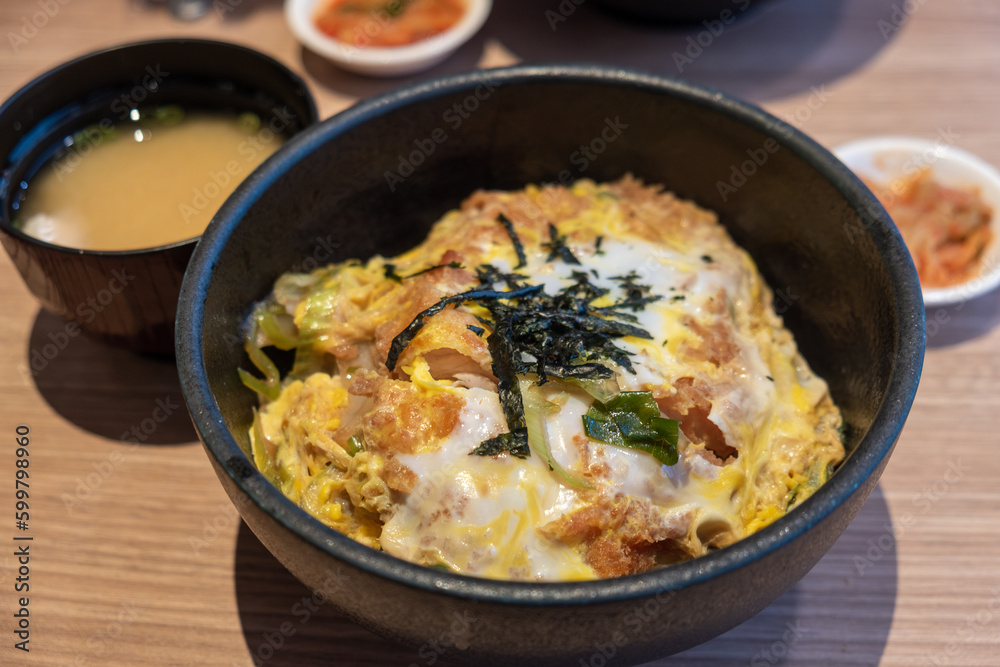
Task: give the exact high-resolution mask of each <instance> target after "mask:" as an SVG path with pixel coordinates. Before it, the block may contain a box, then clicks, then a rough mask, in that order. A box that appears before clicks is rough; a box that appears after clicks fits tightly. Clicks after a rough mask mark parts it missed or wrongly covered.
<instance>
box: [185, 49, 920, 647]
mask: <svg viewBox="0 0 1000 667" xmlns="http://www.w3.org/2000/svg"><path fill="white" fill-rule="evenodd" d="M456 110H461V111H462V113H459V112H458V111H456ZM608 128H614V129H612V130H609V129H608ZM435 137H436V139H435ZM582 146H587V147H589V150H590V151H591V152H592V154H594V157H595V159H593V160H586V161H585V160H583V159H581V155H583V153H582V148H581V147H582ZM626 171H631V172H633V173H634V174H636V175H637V176H639V177H642V178H643V179H645V180H647V181H648V182H655V183H663V184H666V186H667V187H669V188H670V189H672V190H674V191H676V192H677V193H679V194H680V195H681V196H683V197H687V198H691V199H693V200H695V201H696V202H697V203H698V204H700V205H702V206H705V207H707V208H710V209H714V210H716V211H718V213H719V215H720V217H721V219H722V221H723V222H724V223H725V225H726V226H727V227H728V228H729V230H730V232H731V233H732V235H733V236H734V237H735V238H736V240H737V242H739V243H741V244H742V245H743V246H744V247H746V248H747V249H748V250H749V251H750V253H751V254H752V255H753V256H754V258H755V259H756V261H757V263H758V264H759V266H760V269H761V271H762V272H763V274H764V276H765V277H766V278H767V280H768V281H769V283H770V284H771V285H772V286H773V287H774V288H775V289H776V290H780V291H781V293H782V294H784V295H785V296H784V301H783V302H780V303H783V305H782V307H781V310H782V311H783V314H784V317H785V320H786V322H787V323H788V325H789V326H790V328H791V329H792V330H793V332H794V333H795V335H796V336H797V338H798V342H799V344H800V347H801V350H802V351H803V353H804V354H805V356H806V357H807V358H808V360H809V362H810V364H811V365H812V367H813V368H814V369H815V370H816V371H817V372H818V373H820V374H821V375H822V376H823V377H825V378H826V379H827V380H828V382H829V385H830V388H831V390H832V392H833V396H834V398H835V400H836V401H837V403H838V404H839V405H840V407H841V409H842V410H843V415H844V418H845V421H846V431H845V438H846V445H847V448H848V450H849V452H850V454H849V456H848V457H847V459H846V461H845V462H844V463H843V465H842V466H841V467H840V468H839V470H838V471H837V472H836V473H835V474H834V475H833V476H832V478H831V479H830V481H829V482H828V483H827V484H826V485H825V486H824V487H822V488H821V489H820V490H819V491H818V492H817V493H816V494H815V495H814V496H813V497H811V498H810V499H809V500H807V501H806V502H805V503H803V504H802V505H801V506H800V507H798V508H797V509H795V510H794V511H792V512H791V513H789V514H788V515H787V516H786V517H784V518H782V519H780V520H778V521H777V522H775V523H774V524H773V525H771V526H769V527H767V528H765V529H764V530H762V531H760V532H759V533H757V534H755V535H753V536H752V537H750V538H748V539H745V540H743V541H741V542H739V543H737V544H735V545H733V546H730V547H727V548H725V549H721V550H719V551H717V552H714V553H712V554H710V555H708V556H705V557H703V558H699V559H696V560H693V561H690V562H687V563H683V564H680V565H675V566H671V567H668V568H665V569H660V570H656V571H652V572H648V573H645V574H641V575H636V576H629V577H623V578H619V579H610V580H604V581H593V582H584V583H553V584H531V583H512V582H500V581H488V580H482V579H476V578H471V577H465V576H457V575H453V574H449V573H442V572H438V571H436V570H432V569H428V568H424V567H420V566H416V565H412V564H410V563H407V562H403V561H401V560H397V559H395V558H393V557H391V556H389V555H387V554H384V553H381V552H376V551H374V550H371V549H368V548H366V547H364V546H361V545H360V544H357V543H355V542H353V541H352V540H350V539H348V538H346V537H344V536H342V535H340V534H338V533H336V532H334V531H333V530H330V529H329V528H326V527H325V526H323V525H322V524H320V523H319V522H318V521H316V520H314V519H312V518H311V517H310V516H308V515H307V514H306V513H305V512H304V511H303V510H301V509H299V508H298V507H297V506H295V505H294V504H292V503H291V502H289V501H288V500H287V499H286V498H284V497H283V496H282V494H281V493H280V492H279V491H278V490H277V489H275V488H274V487H273V486H271V484H270V483H268V482H267V481H266V480H265V479H264V477H263V476H262V475H261V474H260V473H259V472H258V471H257V470H256V469H255V468H254V466H253V464H252V463H251V460H250V458H248V456H247V448H248V438H247V429H248V427H249V425H250V421H251V408H252V407H253V405H254V403H255V398H254V396H253V395H252V393H251V392H250V391H248V390H245V389H244V388H243V387H242V386H241V385H240V382H239V379H238V377H237V374H236V369H237V368H239V367H244V368H249V367H250V365H249V361H248V360H247V359H246V358H245V357H244V356H243V354H242V351H241V349H240V346H239V344H238V343H236V342H235V341H234V334H236V333H237V332H238V331H239V330H240V328H241V325H242V324H243V322H244V319H245V318H246V317H247V315H248V313H249V311H250V308H251V305H252V304H253V302H254V301H256V300H258V299H261V298H263V297H264V296H265V295H266V294H267V293H268V292H269V290H270V288H271V284H272V281H273V280H274V279H275V278H276V277H277V276H278V275H279V274H281V273H282V272H284V271H286V270H288V269H289V268H290V267H296V268H297V269H299V270H303V269H308V268H310V267H311V266H313V265H315V263H316V262H317V261H321V262H328V261H336V260H342V259H345V258H349V257H360V258H366V257H368V256H370V255H372V254H373V253H376V252H379V253H382V254H384V255H392V254H394V253H398V252H400V251H402V250H404V249H406V248H407V247H409V246H411V245H412V244H414V243H415V242H417V241H418V240H420V239H422V237H423V236H424V235H425V233H426V232H427V230H428V227H429V226H430V225H431V223H432V222H433V221H434V220H436V219H437V218H438V217H439V216H440V215H442V214H443V213H444V212H445V211H447V210H448V209H450V208H452V207H454V206H456V205H457V204H458V203H459V202H460V201H461V200H462V199H463V198H464V197H465V196H466V195H468V194H469V193H471V192H472V191H473V190H475V189H476V188H480V187H487V188H505V189H509V188H520V187H522V186H524V185H525V184H528V183H538V182H541V181H553V180H561V179H566V180H568V179H573V178H577V177H588V178H593V179H597V180H609V179H616V178H618V177H620V176H621V175H622V174H623V173H625V172H626ZM923 352H924V314H923V306H922V301H921V297H920V288H919V285H918V283H917V277H916V273H915V271H914V269H913V266H912V264H911V261H910V259H909V255H908V253H907V252H906V248H905V247H904V245H903V242H902V240H901V238H900V237H899V235H898V234H897V232H896V231H895V229H894V227H893V225H892V224H891V222H890V220H889V218H888V217H887V216H886V214H885V211H884V210H883V209H882V208H881V207H880V206H879V204H878V202H877V201H876V200H875V199H874V197H873V196H872V194H871V193H870V192H869V191H868V190H867V189H866V188H865V187H864V185H863V184H862V183H861V182H860V181H858V180H857V179H856V178H855V177H854V176H853V175H852V174H851V173H850V172H849V171H848V170H847V169H846V168H845V167H844V166H843V165H842V164H841V163H840V162H838V161H837V160H836V159H835V158H834V157H833V156H832V155H831V154H830V153H828V152H827V151H826V150H824V149H823V148H822V147H820V146H819V145H817V144H816V143H814V142H813V141H811V140H810V139H808V138H807V137H805V136H803V135H802V134H801V133H799V132H797V131H795V130H793V129H792V128H791V127H789V126H787V125H785V124H783V123H782V122H780V121H778V120H777V119H775V118H773V117H771V116H769V115H768V114H766V113H764V112H763V111H761V110H759V109H757V108H754V107H752V106H750V105H748V104H745V103H743V102H740V101H738V100H735V99H733V98H730V97H727V96H725V95H723V94H721V93H715V92H711V91H706V90H703V89H700V88H697V87H694V86H691V85H688V84H685V83H679V82H676V81H670V80H665V79H661V78H656V77H651V76H644V75H640V74H634V73H629V72H623V71H620V70H605V69H591V68H578V67H552V66H549V67H519V68H513V69H508V70H494V71H482V72H476V73H472V74H467V75H463V76H456V77H452V78H448V79H443V80H439V81H433V82H429V83H425V84H421V85H418V86H415V87H412V88H408V89H405V90H402V91H400V92H396V93H392V94H389V95H386V96H384V97H381V98H378V99H374V100H371V101H368V102H365V103H363V104H360V105H358V106H356V107H354V108H352V109H350V110H348V111H345V112H343V113H342V114H340V115H338V116H336V117H334V118H331V119H329V120H327V121H325V122H323V123H321V124H320V125H317V126H316V127H313V128H311V129H309V130H307V131H306V132H304V133H303V134H302V135H300V136H299V137H297V138H295V139H293V140H292V142H291V143H290V144H288V145H286V146H285V147H284V148H283V149H282V150H281V151H280V152H279V154H278V155H277V156H276V157H275V158H274V159H272V160H271V161H270V162H269V163H268V164H267V165H265V167H264V168H262V169H261V170H260V171H259V172H258V174H257V177H256V178H254V179H253V180H252V181H251V182H248V183H244V185H243V186H242V187H241V188H240V189H239V190H238V191H237V192H236V193H235V194H234V195H233V196H232V197H231V198H230V199H229V200H228V201H227V202H226V204H225V205H224V206H223V208H222V209H221V211H220V212H219V214H218V216H217V217H216V219H215V221H214V222H213V223H212V224H211V225H210V227H209V229H208V232H207V233H206V235H205V237H204V238H203V240H202V242H201V245H200V246H199V247H198V249H197V251H196V252H195V255H194V258H193V260H192V263H191V266H190V268H189V270H188V273H187V275H186V277H185V281H184V286H183V289H182V292H181V304H180V312H179V315H178V338H177V356H178V363H179V368H180V373H181V382H182V386H183V390H184V394H185V397H186V399H187V401H188V405H189V407H190V410H191V414H192V415H193V417H194V422H195V425H196V427H197V430H198V432H199V435H200V436H201V438H202V439H203V440H204V443H205V447H206V449H207V451H208V454H209V458H210V460H211V461H212V464H213V465H214V466H215V470H216V472H217V474H218V476H219V478H220V480H221V481H222V484H223V486H224V487H225V489H226V491H227V493H228V494H229V495H230V497H231V498H232V499H233V501H234V502H235V503H236V504H237V506H238V507H239V509H240V512H241V513H242V515H243V518H244V519H245V520H246V522H247V524H248V525H249V526H250V528H251V529H252V530H253V531H254V533H256V535H257V536H258V537H259V538H260V540H261V541H262V542H263V543H264V545H265V546H266V547H267V548H268V549H270V550H271V551H272V552H273V553H274V554H275V556H276V557H277V558H278V559H279V560H280V561H281V562H282V563H284V565H285V566H286V567H288V569H289V570H291V572H292V573H293V574H294V575H295V576H297V577H298V578H299V579H301V580H302V581H303V582H305V583H306V584H307V585H309V586H311V587H312V588H313V589H315V590H318V591H323V592H324V593H325V594H326V595H327V596H329V597H330V598H331V599H332V601H333V603H334V604H336V605H337V606H339V607H340V608H341V609H343V610H344V611H345V612H346V613H347V614H349V615H350V616H351V617H353V618H355V619H357V620H358V622H360V623H362V624H363V625H365V626H367V627H369V628H372V629H374V630H375V631H377V632H379V633H381V634H383V635H385V636H387V637H391V638H393V639H397V640H400V641H403V642H407V643H410V644H412V645H414V646H420V645H423V644H425V643H426V642H428V641H432V640H437V639H439V638H441V637H446V636H447V637H452V636H453V635H450V634H449V633H450V632H452V625H453V623H455V618H456V616H455V615H456V614H459V615H461V614H464V613H468V618H469V619H471V628H470V629H469V631H468V632H467V633H464V634H463V635H462V641H461V642H459V643H458V646H460V647H461V648H459V647H455V648H452V649H450V651H449V653H448V657H449V658H452V657H454V658H458V659H463V660H467V661H468V660H475V661H477V662H478V663H481V664H542V663H546V662H551V663H553V664H565V665H579V664H580V661H581V660H582V661H583V663H584V664H592V663H591V660H590V659H591V657H594V658H595V660H597V658H599V657H600V656H601V655H603V654H602V653H600V652H599V651H600V650H601V647H603V648H604V649H605V652H606V651H607V650H611V651H612V653H613V655H614V659H615V660H614V662H618V663H622V664H625V663H634V662H638V661H643V660H648V659H651V658H654V657H657V656H663V655H667V654H670V653H673V652H677V651H680V650H682V649H685V648H688V647H690V646H693V645H695V644H698V643H700V642H703V641H705V640H707V639H709V638H711V637H714V636H716V635H718V634H720V633H722V632H724V631H726V630H728V629H730V628H732V627H733V626H735V625H737V624H739V623H741V622H743V621H744V620H746V619H748V618H749V617H751V616H753V615H754V614H756V613H757V612H759V611H760V610H762V609H763V608H764V607H766V606H767V605H768V604H770V603H771V602H772V601H773V600H774V599H775V598H777V597H778V596H779V595H781V594H782V593H783V592H784V591H786V590H787V589H788V588H790V587H791V586H792V585H794V584H795V582H796V581H798V580H799V578H801V577H802V576H803V575H804V574H805V573H806V572H808V571H809V569H810V568H811V567H812V566H813V565H814V564H815V563H816V562H817V561H818V560H819V559H820V557H821V556H823V554H824V553H826V551H827V550H828V549H829V548H830V546H831V545H832V544H833V543H834V541H835V540H836V539H837V537H838V536H839V535H840V534H841V532H842V531H843V530H844V528H845V527H846V526H847V525H848V523H849V522H850V521H851V520H852V519H853V518H854V516H855V515H856V514H857V512H858V510H859V509H860V508H861V506H862V504H863V503H864V502H865V499H866V498H867V496H868V494H869V493H870V492H871V490H872V488H873V487H874V486H875V483H876V482H877V481H878V478H879V475H880V474H881V472H882V470H883V468H884V466H885V464H886V462H887V460H888V457H889V454H890V452H891V451H892V449H893V445H894V444H895V442H896V438H897V436H898V435H899V432H900V429H901V428H902V426H903V422H904V420H905V418H906V415H907V413H908V411H909V408H910V405H911V402H912V400H913V396H914V392H915V391H916V388H917V382H918V379H919V376H920V369H921V365H922V360H923ZM607 647H611V649H608V648H607ZM330 651H331V660H334V661H335V660H336V651H337V649H336V647H333V646H332V647H331V648H330ZM599 661H600V660H598V662H599Z"/></svg>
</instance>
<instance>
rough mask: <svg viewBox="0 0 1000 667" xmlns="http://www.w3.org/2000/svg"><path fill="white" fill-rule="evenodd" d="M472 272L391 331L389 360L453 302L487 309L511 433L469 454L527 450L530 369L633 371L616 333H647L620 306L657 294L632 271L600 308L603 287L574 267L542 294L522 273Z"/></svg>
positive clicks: (600, 374)
mask: <svg viewBox="0 0 1000 667" xmlns="http://www.w3.org/2000/svg"><path fill="white" fill-rule="evenodd" d="M567 250H568V249H567ZM556 252H557V253H558V251H556ZM560 254H561V253H560ZM557 256H558V255H557ZM574 259H575V258H574ZM476 275H477V277H478V279H479V283H480V284H479V286H478V287H477V288H476V289H472V290H469V291H466V292H462V293H460V294H455V295H453V296H448V297H445V298H443V299H441V300H440V301H438V302H437V303H436V304H434V305H433V306H431V307H430V308H427V309H426V310H424V311H423V312H421V313H420V314H418V315H417V316H416V317H415V318H414V319H413V321H412V322H411V323H410V324H409V326H407V327H406V329H404V330H403V331H402V332H401V333H400V334H399V335H398V336H396V338H395V339H394V340H393V341H392V344H391V346H390V348H389V354H388V357H387V359H386V367H387V368H388V369H389V370H390V371H391V370H393V369H395V367H396V363H397V361H398V359H399V355H400V354H401V353H402V351H403V350H404V349H405V348H406V346H407V345H409V344H410V342H411V341H412V340H413V338H414V337H415V336H416V335H417V333H418V332H419V331H420V329H421V328H422V327H423V325H424V323H425V322H426V321H427V319H428V318H429V317H432V316H433V315H435V314H437V313H439V312H441V311H442V310H444V309H445V308H446V307H448V306H452V305H456V306H457V305H460V304H463V303H468V302H474V303H477V304H478V305H480V306H482V307H483V308H485V309H486V310H487V311H488V313H489V315H488V316H478V319H479V320H480V321H481V322H482V323H483V324H484V325H486V326H488V327H489V328H490V329H491V333H490V334H489V335H488V336H487V337H486V342H487V345H488V346H489V349H490V354H491V355H492V359H493V364H492V370H493V374H494V375H495V376H496V377H497V379H498V384H497V391H498V393H499V396H500V402H501V405H502V407H503V410H504V417H505V418H506V420H507V427H508V431H509V432H508V433H504V434H501V435H498V436H496V437H495V438H490V439H488V440H485V441H483V442H482V443H481V444H480V445H479V446H478V447H476V448H475V449H474V450H473V452H472V453H473V454H478V455H484V456H487V455H489V456H492V455H497V454H501V453H504V452H509V453H510V454H512V455H513V456H517V457H525V456H527V455H528V453H529V450H528V439H527V437H528V436H527V430H526V427H525V421H524V404H523V401H522V398H521V392H520V387H519V385H518V376H523V375H526V374H529V373H534V374H535V375H536V376H537V384H539V385H542V384H545V383H546V382H548V381H549V379H563V380H569V379H573V380H601V379H607V378H611V377H614V375H615V371H614V370H613V367H614V366H619V367H621V368H623V369H625V370H626V371H627V372H629V373H632V374H634V373H635V369H634V368H633V367H632V362H631V360H630V359H629V354H630V353H629V352H627V351H625V350H624V349H622V348H620V347H618V346H617V345H616V344H615V339H617V338H622V337H625V336H634V337H637V338H644V339H652V336H651V335H650V334H649V332H648V331H646V330H645V329H643V328H641V327H638V326H636V325H634V324H632V323H631V322H635V321H636V317H635V316H634V315H632V314H631V313H627V312H622V310H623V309H631V310H640V309H641V308H642V307H644V306H645V304H647V303H649V302H650V301H653V300H655V299H656V298H658V297H654V296H650V295H649V288H648V287H647V286H645V285H641V284H639V283H638V282H637V278H638V276H635V275H633V276H632V277H631V278H630V277H627V276H625V277H620V278H618V279H617V280H618V281H619V282H620V283H621V285H622V289H623V290H624V292H625V294H624V297H623V298H622V299H621V300H619V301H618V302H616V303H614V304H613V305H611V306H605V307H596V306H594V305H593V302H594V301H595V300H597V299H600V298H602V297H604V296H605V295H606V294H607V293H608V290H607V289H605V288H602V287H598V286H596V285H594V284H593V283H591V282H590V278H589V276H588V274H587V273H585V272H583V271H574V272H573V273H572V274H571V277H572V279H573V282H572V283H571V284H569V285H567V286H566V287H564V288H563V289H562V290H560V291H559V292H558V293H556V294H555V295H550V294H547V293H546V292H545V290H544V289H543V286H541V285H531V284H528V283H527V278H526V277H525V276H523V275H521V274H518V273H506V272H503V271H501V270H500V269H498V268H497V267H495V266H493V265H492V264H483V265H481V266H479V267H477V268H476ZM497 284H503V285H505V286H506V290H497V289H495V288H494V287H495V285H497ZM469 328H470V330H472V329H473V327H471V326H470V327H469ZM477 328H478V327H477Z"/></svg>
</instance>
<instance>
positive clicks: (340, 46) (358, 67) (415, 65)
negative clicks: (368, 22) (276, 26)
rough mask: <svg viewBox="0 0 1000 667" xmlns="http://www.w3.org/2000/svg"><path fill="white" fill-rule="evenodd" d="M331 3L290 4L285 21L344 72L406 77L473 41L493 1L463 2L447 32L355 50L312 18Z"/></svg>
mask: <svg viewBox="0 0 1000 667" xmlns="http://www.w3.org/2000/svg"><path fill="white" fill-rule="evenodd" d="M328 1H329V0H287V1H286V2H285V20H286V21H287V23H288V26H289V27H290V28H291V30H292V32H293V33H294V34H295V36H296V38H297V39H298V40H299V41H300V42H302V44H304V45H305V46H306V47H308V48H309V49H311V50H312V51H315V52H316V53H318V54H319V55H321V56H323V57H324V58H327V59H329V60H331V61H332V62H334V63H336V64H337V65H338V66H340V67H342V68H343V69H345V70H348V71H351V72H356V73H359V74H365V75H369V76H388V77H391V76H403V75H405V74H413V73H415V72H419V71H421V70H424V69H427V68H429V67H432V66H433V65H435V64H436V63H438V62H440V61H441V60H443V59H444V58H446V57H447V56H448V55H450V54H451V53H452V52H453V51H455V50H456V49H458V47H459V46H461V45H462V44H464V43H465V42H466V41H468V40H470V39H471V38H472V37H473V36H474V35H475V34H476V33H477V32H478V31H479V29H480V28H481V27H482V26H483V24H484V23H485V22H486V19H487V18H488V17H489V15H490V11H491V9H492V5H493V2H492V0H463V1H464V2H465V5H466V11H465V13H464V14H463V15H462V18H461V19H459V20H458V22H457V23H455V25H453V26H451V27H450V28H448V29H447V30H445V31H444V32H442V33H440V34H437V35H434V36H433V37H430V38H428V39H423V40H419V41H417V42H414V43H412V44H407V45H404V46H395V47H368V46H366V47H355V46H351V45H350V44H345V43H343V42H341V41H340V40H337V39H334V38H333V37H330V36H329V35H327V34H325V33H324V32H322V31H321V30H319V29H318V28H317V27H316V25H315V22H314V21H313V17H314V16H315V14H316V9H317V7H318V6H319V5H320V4H321V3H325V2H328Z"/></svg>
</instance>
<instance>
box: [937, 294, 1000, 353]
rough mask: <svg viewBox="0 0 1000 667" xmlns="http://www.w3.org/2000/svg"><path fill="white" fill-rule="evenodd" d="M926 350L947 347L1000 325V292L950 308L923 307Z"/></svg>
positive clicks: (962, 302)
mask: <svg viewBox="0 0 1000 667" xmlns="http://www.w3.org/2000/svg"><path fill="white" fill-rule="evenodd" d="M924 312H925V314H926V316H927V347H948V346H951V345H957V344H959V343H964V342H966V341H969V340H972V339H973V338H979V337H980V336H982V335H984V334H987V333H989V332H990V331H991V330H993V329H995V328H996V327H997V325H1000V289H995V290H993V291H992V292H988V293H986V294H984V295H982V296H980V297H977V298H975V299H969V300H968V301H959V302H958V303H955V304H952V305H950V306H941V307H940V308H927V309H926V310H925V311H924Z"/></svg>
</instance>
